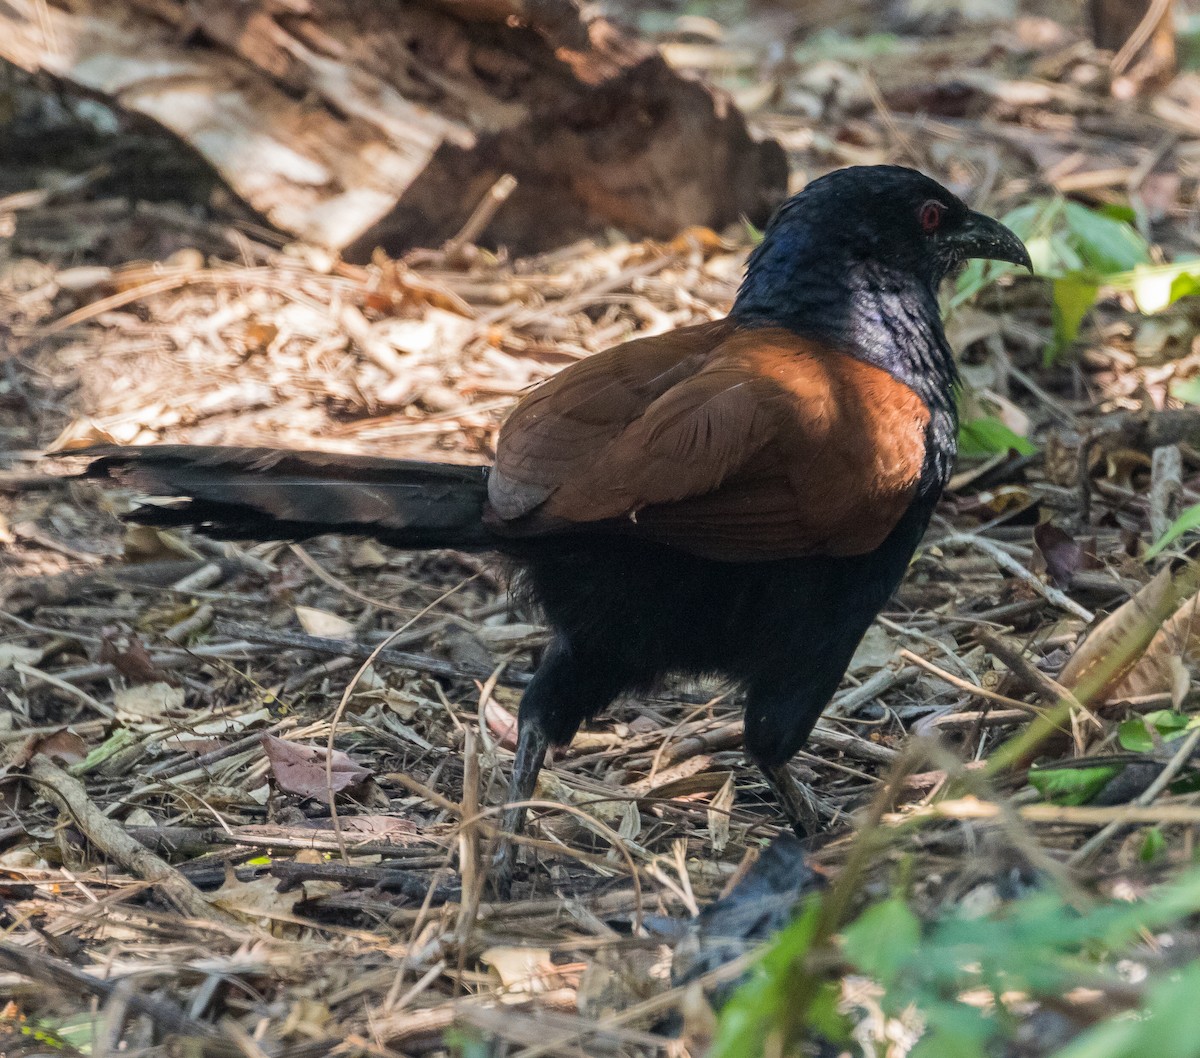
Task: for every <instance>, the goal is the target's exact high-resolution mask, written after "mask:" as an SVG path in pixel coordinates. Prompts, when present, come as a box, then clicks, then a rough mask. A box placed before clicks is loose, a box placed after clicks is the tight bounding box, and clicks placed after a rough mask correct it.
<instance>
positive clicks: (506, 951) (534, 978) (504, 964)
mask: <svg viewBox="0 0 1200 1058" xmlns="http://www.w3.org/2000/svg"><path fill="white" fill-rule="evenodd" d="M479 961H480V962H482V963H483V964H484V965H485V966H487V967H488V968H489V969H490V970H491V972H492V973H493V974H494V975H495V977H496V978H497V979H498V980H499V982H500V985H501V986H502V987H503V988H506V989H508V990H509V991H510V992H524V993H532V994H536V993H538V992H545V991H547V990H548V989H551V988H561V987H562V981H561V979H560V977H559V975H558V972H557V970H556V968H555V965H554V963H553V962H552V961H551V959H550V949H549V948H511V947H496V948H488V949H487V950H486V951H484V952H482V953H481V954H480V956H479Z"/></svg>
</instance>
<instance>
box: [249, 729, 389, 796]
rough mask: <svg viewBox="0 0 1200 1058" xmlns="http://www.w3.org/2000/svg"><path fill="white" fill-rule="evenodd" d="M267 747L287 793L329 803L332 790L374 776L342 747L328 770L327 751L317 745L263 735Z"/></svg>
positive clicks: (274, 774) (337, 790)
mask: <svg viewBox="0 0 1200 1058" xmlns="http://www.w3.org/2000/svg"><path fill="white" fill-rule="evenodd" d="M262 745H263V750H264V751H265V752H266V754H267V759H268V760H269V761H270V762H271V774H272V775H273V776H274V777H275V782H276V783H277V784H278V786H279V788H280V789H281V790H283V791H285V792H286V793H293V794H298V795H299V796H301V797H312V798H315V799H316V800H318V801H323V802H325V803H326V804H328V803H329V792H330V789H331V788H332V790H333V792H334V793H335V794H336V793H340V792H341V791H342V790H346V789H349V788H350V787H352V786H358V785H359V784H360V783H362V782H363V781H364V780H366V779H369V778H370V777H371V772H370V771H369V770H368V769H366V768H364V767H363V766H362V765H361V764H356V763H355V762H354V761H353V760H351V759H350V757H349V756H348V755H347V754H345V753H343V752H342V751H341V750H340V749H335V750H334V751H333V756H332V757H331V758H328V759H329V760H330V763H331V767H330V769H329V774H327V773H326V763H325V762H326V759H327V757H326V752H325V750H324V748H321V747H317V746H301V745H299V744H297V743H295V742H288V741H287V739H283V738H276V737H275V736H274V735H263V738H262Z"/></svg>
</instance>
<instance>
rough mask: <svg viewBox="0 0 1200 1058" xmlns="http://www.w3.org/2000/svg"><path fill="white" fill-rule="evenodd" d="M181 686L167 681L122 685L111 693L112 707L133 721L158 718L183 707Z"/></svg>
mask: <svg viewBox="0 0 1200 1058" xmlns="http://www.w3.org/2000/svg"><path fill="white" fill-rule="evenodd" d="M183 704H184V696H183V688H182V687H172V686H171V685H170V684H169V683H161V682H160V683H143V684H139V685H138V686H136V687H123V688H122V689H121V690H119V691H117V693H116V694H114V695H113V708H114V709H115V710H116V711H117V714H118V715H119V716H121V717H122V718H124V719H128V720H133V721H135V722H136V721H145V720H159V719H161V718H162V717H163V716H165V715H166V714H167V713H174V712H179V711H180V710H182V709H183Z"/></svg>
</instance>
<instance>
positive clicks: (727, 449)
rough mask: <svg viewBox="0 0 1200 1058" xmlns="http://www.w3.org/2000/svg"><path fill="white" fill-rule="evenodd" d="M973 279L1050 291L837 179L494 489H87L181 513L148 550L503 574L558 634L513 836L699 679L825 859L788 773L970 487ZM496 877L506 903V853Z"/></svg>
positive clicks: (514, 431) (588, 374) (126, 477)
mask: <svg viewBox="0 0 1200 1058" xmlns="http://www.w3.org/2000/svg"><path fill="white" fill-rule="evenodd" d="M970 259H990V260H995V261H1003V262H1008V263H1010V264H1013V265H1017V266H1023V267H1025V268H1028V269H1029V270H1030V271H1032V266H1031V264H1030V258H1029V254H1028V252H1027V251H1026V248H1025V246H1024V244H1023V243H1022V242H1021V240H1020V239H1019V238H1018V237H1017V236H1016V235H1015V234H1014V233H1013V232H1012V231H1011V230H1009V229H1008V228H1006V227H1005V226H1004V225H1003V224H1001V223H1000V222H999V221H997V220H995V219H993V218H991V217H989V216H987V215H985V214H983V213H980V212H976V211H974V210H972V209H970V208H968V206H967V205H966V204H965V203H964V202H963V201H962V200H961V199H960V198H959V197H957V196H956V195H955V194H953V193H952V192H951V191H949V190H948V189H947V188H945V187H944V186H942V185H941V184H939V183H938V182H937V181H935V180H933V179H932V178H930V177H928V176H926V175H924V174H922V173H920V172H918V171H916V170H913V169H909V168H905V167H901V166H891V165H880V166H853V167H848V168H844V169H839V170H835V171H833V172H831V173H828V174H826V175H824V176H821V177H819V178H817V179H815V180H812V181H811V182H810V183H808V184H807V186H805V187H804V188H803V189H802V190H801V191H800V192H798V193H797V194H795V195H793V196H792V197H790V198H788V199H787V200H786V201H785V202H784V203H782V205H781V206H780V207H779V208H778V209H777V211H776V212H775V214H774V215H773V217H772V218H771V220H770V221H769V222H768V224H767V226H766V227H765V229H764V231H763V233H762V238H761V241H760V242H759V244H758V245H757V247H755V249H754V250H753V251H752V252H751V254H750V255H749V258H748V260H747V264H746V268H745V274H744V277H743V280H742V282H741V285H740V287H739V289H738V292H737V295H736V297H735V299H734V301H733V304H732V307H731V309H730V310H729V313H728V314H727V315H726V316H725V317H724V318H721V319H716V320H712V321H708V322H702V323H698V324H694V325H691V326H686V327H682V328H679V329H677V330H675V331H672V332H669V333H664V334H661V335H656V336H653V337H643V338H636V339H633V340H630V341H627V342H625V343H623V344H620V345H617V346H615V347H613V348H610V349H608V350H605V351H603V352H599V353H596V354H594V355H592V356H590V357H588V358H586V359H583V360H580V361H577V362H575V363H573V364H571V365H570V366H569V367H567V368H566V369H564V370H563V371H561V372H560V373H558V374H557V375H554V376H553V377H551V378H550V379H548V380H547V381H545V382H543V383H542V384H540V385H539V386H538V387H537V388H535V389H533V390H532V391H530V392H529V393H528V394H527V395H526V396H525V397H524V398H523V399H522V400H520V401H519V402H518V403H517V404H516V406H515V407H514V408H513V410H512V412H511V413H510V414H509V416H508V418H507V419H506V420H505V421H504V422H503V424H502V425H501V428H500V431H499V435H498V439H497V443H496V457H495V461H494V463H493V464H492V465H491V466H490V467H489V466H465V465H460V464H441V463H431V462H420V461H413V460H402V459H390V458H382V457H375V456H366V455H363V456H348V455H340V454H326V453H319V452H302V451H284V450H277V449H262V448H234V447H220V446H187V445H155V446H145V447H120V446H108V447H105V448H102V449H93V450H91V452H90V454H91V455H92V460H91V462H90V464H89V465H88V466H87V468H86V469H85V470H84V471H83V476H85V477H89V478H93V479H99V480H102V481H106V482H108V483H118V484H121V485H124V486H127V487H130V488H133V489H135V490H138V491H140V492H142V493H144V494H148V495H149V496H151V497H157V498H163V499H165V500H166V502H160V503H155V504H152V505H146V506H142V507H140V508H138V509H137V510H135V511H134V512H133V513H132V514H131V515H130V517H132V518H133V519H134V520H136V521H139V522H142V523H145V524H149V525H155V526H162V527H171V526H192V527H194V528H196V529H198V530H199V531H200V532H202V533H208V534H211V535H214V536H217V537H222V538H227V539H293V540H294V539H304V538H308V537H312V536H315V535H319V534H324V533H344V534H365V535H368V536H371V537H374V538H376V539H378V540H379V541H381V542H383V543H385V544H388V545H392V546H395V547H398V548H411V549H423V548H456V549H460V550H466V551H491V552H495V553H497V554H498V555H499V556H501V558H502V560H503V561H504V562H506V563H507V564H509V565H510V566H511V567H512V570H513V577H514V590H515V591H518V592H521V593H523V594H524V595H525V596H527V597H528V598H529V599H530V600H532V602H534V603H536V605H537V606H538V607H539V608H540V610H541V612H542V614H543V615H544V618H545V621H546V623H547V625H548V627H549V629H550V632H551V638H550V641H549V644H548V646H547V647H546V649H545V650H544V652H543V655H542V657H541V660H540V663H539V664H538V666H537V668H536V671H535V672H534V674H533V677H532V680H531V682H530V683H529V684H528V686H527V687H526V689H525V691H524V694H523V697H522V699H521V703H520V706H519V709H518V735H517V745H516V750H515V754H514V761H513V771H512V776H511V781H510V785H509V790H508V799H507V802H506V804H507V808H506V809H505V811H504V814H503V816H502V817H501V828H500V829H501V831H502V832H504V833H507V834H515V833H517V832H519V831H520V829H521V828H522V826H523V825H524V822H525V803H526V802H528V801H529V800H530V799H531V798H532V796H533V794H534V790H535V787H536V782H537V776H538V773H539V771H540V769H541V767H542V766H543V763H544V759H545V755H546V752H547V750H548V749H549V748H550V747H552V746H564V745H566V744H568V743H569V742H570V741H571V739H572V738H573V737H574V735H575V734H576V732H577V731H578V730H579V728H580V726H581V725H582V724H583V723H585V722H586V721H589V720H592V719H594V718H595V717H597V716H598V715H599V714H600V713H601V712H602V711H603V710H604V709H605V708H606V707H607V706H608V705H610V704H611V703H612V701H613V700H614V699H616V698H617V697H619V696H621V695H623V694H634V695H637V694H644V693H646V692H647V691H649V690H650V689H651V688H653V687H654V686H655V685H656V684H658V683H659V682H660V681H661V680H662V678H663V677H664V676H666V675H668V674H683V675H697V676H699V675H717V676H721V677H724V678H726V679H727V680H730V681H732V683H733V684H735V685H737V686H739V687H740V688H742V689H743V691H744V712H745V722H744V728H743V744H744V750H745V753H746V756H747V757H748V758H749V759H750V760H751V761H752V762H753V763H754V764H756V765H757V766H758V768H759V770H760V771H761V772H762V774H763V776H764V778H765V779H766V781H767V783H768V785H769V786H770V788H771V789H772V790H773V792H774V794H775V796H776V798H777V800H778V803H779V806H780V808H781V809H782V812H783V814H784V816H785V817H786V819H787V820H788V821H789V822H790V823H791V824H792V826H793V828H794V829H796V831H797V832H798V833H802V834H811V832H812V827H813V814H812V809H811V804H810V801H809V799H808V796H807V794H806V793H805V791H804V790H803V789H802V788H801V787H800V784H799V783H797V782H796V781H795V779H794V778H793V777H792V775H791V773H790V771H789V769H788V762H789V761H790V760H791V758H792V757H793V756H794V755H795V753H796V752H797V751H798V750H799V749H800V748H801V747H802V746H803V745H804V743H805V741H806V739H807V738H808V736H809V734H810V732H811V730H812V728H813V725H814V724H815V723H816V721H817V718H818V717H819V716H820V714H821V712H822V710H823V709H824V707H825V706H826V705H827V704H828V702H829V700H830V699H831V697H832V696H833V694H834V692H835V691H836V689H837V687H838V685H839V683H840V682H841V679H842V677H843V676H844V674H845V672H846V669H847V667H848V665H849V663H850V660H851V657H852V655H853V654H854V651H855V649H856V647H857V646H858V644H859V642H860V640H861V639H862V637H863V635H864V634H865V633H866V631H867V629H868V627H869V626H870V625H871V623H872V621H873V620H874V619H875V617H876V615H877V614H878V613H879V611H880V610H881V609H882V607H883V606H884V604H885V603H886V602H887V600H888V598H889V597H890V596H891V595H892V593H893V592H894V591H895V589H896V587H897V586H898V584H899V583H900V581H901V579H902V577H903V575H904V573H905V570H906V569H907V567H908V564H909V562H910V560H911V558H912V556H913V554H914V553H915V551H916V549H917V547H918V546H919V543H920V541H921V538H922V536H923V534H924V533H925V530H926V528H927V526H928V524H929V521H930V518H931V516H932V513H933V511H934V508H935V505H936V504H937V502H938V500H939V498H940V496H941V494H942V492H943V490H944V489H945V488H946V485H947V483H948V481H949V478H950V475H951V472H952V469H953V466H954V461H955V456H956V441H957V433H958V419H957V390H958V385H959V380H958V373H957V368H956V364H955V358H954V354H953V351H952V350H951V348H950V345H949V343H948V341H947V339H946V335H945V331H944V329H943V326H942V320H941V314H940V310H939V303H938V289H939V285H940V284H941V282H942V280H943V279H945V278H946V277H947V276H949V275H951V274H952V273H953V272H955V271H956V270H957V269H958V268H959V266H961V265H962V264H963V263H964V262H966V261H967V260H970ZM498 862H501V867H500V868H498V870H500V871H501V872H504V871H507V872H508V876H509V877H511V870H512V863H513V859H512V854H511V843H510V844H509V846H507V850H506V855H501V856H499V857H498ZM505 864H507V866H505Z"/></svg>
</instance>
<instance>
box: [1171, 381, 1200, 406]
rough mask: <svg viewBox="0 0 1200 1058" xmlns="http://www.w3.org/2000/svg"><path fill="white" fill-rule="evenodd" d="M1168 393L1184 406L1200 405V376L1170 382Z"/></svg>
mask: <svg viewBox="0 0 1200 1058" xmlns="http://www.w3.org/2000/svg"><path fill="white" fill-rule="evenodd" d="M1170 392H1171V396H1172V397H1174V398H1175V399H1176V400H1181V401H1183V402H1184V404H1200V375H1195V376H1193V377H1192V378H1185V379H1182V380H1180V381H1174V382H1172V383H1171V390H1170Z"/></svg>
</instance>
